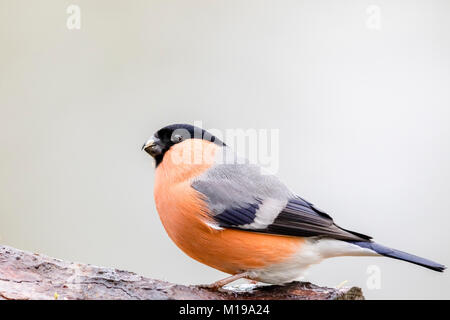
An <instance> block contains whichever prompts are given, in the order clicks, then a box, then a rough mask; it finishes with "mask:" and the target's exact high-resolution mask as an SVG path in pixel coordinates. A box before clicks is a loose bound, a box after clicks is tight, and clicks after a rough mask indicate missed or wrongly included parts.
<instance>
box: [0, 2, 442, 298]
mask: <svg viewBox="0 0 450 320" xmlns="http://www.w3.org/2000/svg"><path fill="white" fill-rule="evenodd" d="M69 4H77V5H79V6H80V7H81V30H68V29H67V28H66V19H67V17H68V15H67V14H66V8H67V6H68V5H69ZM372 4H374V5H378V6H379V7H380V8H381V14H382V15H381V18H382V28H381V29H380V30H371V29H369V28H367V27H366V20H367V19H368V15H367V13H366V9H367V7H368V6H369V5H372ZM449 9H450V2H449V1H444V0H442V1H428V0H427V1H425V0H422V1H376V0H373V1H363V0H361V1H356V0H354V1H331V0H329V1H317V0H314V1H312V0H311V1H299V0H291V1H287V0H283V1H279V0H278V1H264V0H254V1H237V0H227V1H210V0H195V1H183V0H177V1H173V0H168V1H167V0H164V1H163V0H160V1H143V0H142V1H138V0H133V1H111V0H109V1H106V0H102V1H81V0H73V1H61V0H54V1H22V0H21V1H19V0H0V147H1V149H0V242H1V243H3V244H8V245H11V246H14V247H18V248H21V249H25V250H31V251H36V252H41V253H45V254H48V255H51V256H55V257H59V258H63V259H69V260H72V261H80V262H87V263H91V264H97V265H103V266H111V267H118V268H122V269H128V270H132V271H135V272H138V273H141V274H144V275H146V276H149V277H154V278H160V279H165V280H169V281H173V282H179V283H206V282H212V281H214V280H217V279H219V278H220V277H223V276H224V274H222V273H220V272H219V271H216V270H213V269H211V268H209V267H206V266H203V265H201V264H200V263H197V262H196V261H193V260H191V259H190V258H188V257H187V256H185V255H184V254H183V253H182V252H181V251H180V250H179V249H178V248H177V247H176V246H175V245H174V244H173V243H172V242H171V241H170V239H169V238H168V237H167V235H166V233H165V231H164V230H163V227H162V225H161V223H160V221H159V218H158V216H157V213H156V210H155V206H154V201H153V191H152V189H153V162H152V160H151V159H150V158H149V157H148V156H147V155H146V154H144V153H142V152H141V151H140V147H141V145H142V143H143V142H144V141H145V140H146V139H147V138H148V137H149V136H150V135H151V134H152V133H153V132H154V131H155V130H156V129H158V128H160V127H162V126H164V125H166V124H170V123H175V122H187V123H192V122H193V121H195V120H201V121H203V124H204V127H205V128H206V129H208V128H218V129H222V130H225V129H227V128H244V129H247V128H255V129H271V128H274V129H280V138H281V142H280V155H279V161H280V170H279V173H278V174H279V176H280V177H281V178H282V179H283V180H284V181H285V182H286V183H287V184H288V185H289V186H290V187H291V188H292V189H294V190H296V191H297V192H298V193H299V194H300V195H302V196H303V197H305V198H306V199H308V200H309V201H311V202H313V203H315V204H317V205H318V206H319V207H320V208H322V209H324V210H327V211H328V212H329V213H330V214H331V215H332V216H333V217H334V219H335V220H336V221H337V223H338V224H340V225H342V226H344V227H347V228H349V229H353V230H357V231H360V232H363V233H367V234H369V235H372V236H374V237H375V239H376V240H377V241H379V242H380V243H383V244H386V245H390V246H392V247H395V248H398V249H402V250H405V251H409V252H412V253H415V254H417V255H422V256H425V257H428V258H431V259H435V260H437V261H439V262H441V263H444V264H447V265H448V264H450V250H449V242H450V235H449V233H448V225H449V213H450V197H449V190H450V179H449V178H450V143H449V142H450V129H449V125H448V122H449V119H450V111H449V107H450V103H449V102H450V91H449V87H450V72H449V71H450V21H449V19H448V14H449ZM370 265H377V266H378V267H379V268H380V270H381V289H379V290H370V289H368V288H367V286H366V281H367V279H368V274H367V273H366V270H367V267H368V266H370ZM308 280H310V281H313V282H315V283H318V284H324V285H328V286H334V285H337V284H339V283H340V282H342V281H343V280H348V281H349V282H348V285H358V286H361V287H362V288H363V290H364V291H365V294H366V296H367V298H372V299H375V298H387V299H391V298H405V299H409V298H426V299H427V298H447V299H448V298H450V288H449V284H450V277H449V273H448V272H447V273H444V274H439V273H435V272H432V271H429V270H426V269H422V268H419V267H416V266H414V265H410V264H407V263H402V262H399V261H396V260H390V259H383V258H357V257H356V258H350V257H344V258H336V259H332V260H328V261H325V262H324V263H322V264H321V265H318V266H315V267H313V268H312V269H311V270H310V273H309V276H308Z"/></svg>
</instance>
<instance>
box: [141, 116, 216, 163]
mask: <svg viewBox="0 0 450 320" xmlns="http://www.w3.org/2000/svg"><path fill="white" fill-rule="evenodd" d="M187 139H202V140H207V141H211V142H214V143H216V144H218V145H220V146H225V143H223V142H222V141H221V140H220V139H218V138H217V137H215V136H213V135H212V134H210V133H209V132H208V131H206V130H204V129H202V128H199V127H196V126H193V125H190V124H171V125H169V126H166V127H164V128H161V129H159V130H158V131H157V132H156V133H155V134H154V135H153V136H152V137H151V138H150V139H149V140H148V141H147V142H146V143H145V144H144V146H143V147H142V150H145V152H147V153H148V154H149V155H151V156H152V157H153V158H154V159H155V161H156V166H158V165H159V164H160V163H161V161H162V160H163V158H164V154H165V153H166V152H167V151H168V150H169V149H170V147H172V146H173V145H175V144H177V143H180V142H183V141H185V140H187Z"/></svg>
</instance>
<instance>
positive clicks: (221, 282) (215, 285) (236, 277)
mask: <svg viewBox="0 0 450 320" xmlns="http://www.w3.org/2000/svg"><path fill="white" fill-rule="evenodd" d="M247 276H248V272H242V273H238V274H235V275H232V276H230V277H227V278H225V279H222V280H219V281H216V282H213V283H211V284H202V285H199V287H201V288H207V289H213V290H218V289H220V288H222V287H223V286H225V285H227V284H229V283H230V282H233V281H236V280H239V279H242V278H245V277H247Z"/></svg>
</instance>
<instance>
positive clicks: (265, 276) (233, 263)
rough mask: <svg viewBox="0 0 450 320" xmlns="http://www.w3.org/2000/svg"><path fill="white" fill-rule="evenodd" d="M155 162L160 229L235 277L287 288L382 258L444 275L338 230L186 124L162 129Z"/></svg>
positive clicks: (153, 146)
mask: <svg viewBox="0 0 450 320" xmlns="http://www.w3.org/2000/svg"><path fill="white" fill-rule="evenodd" d="M142 149H143V150H145V151H146V152H147V153H148V154H150V155H151V156H152V157H153V158H154V159H155V163H156V170H155V185H154V197H155V202H156V208H157V211H158V213H159V217H160V219H161V222H162V224H163V225H164V228H165V230H166V231H167V234H168V235H169V237H170V238H171V239H172V240H173V241H174V242H175V244H176V245H177V246H178V247H179V248H180V249H181V250H182V251H184V252H185V253H186V254H187V255H189V256H190V257H192V258H193V259H195V260H197V261H199V262H201V263H204V264H206V265H208V266H210V267H213V268H216V269H218V270H220V271H223V272H225V273H228V274H230V275H231V276H230V277H228V278H225V279H223V280H220V281H217V282H215V283H213V284H211V285H209V286H210V287H212V288H219V287H222V286H224V285H226V284H228V283H230V282H232V281H234V280H237V279H240V278H246V279H250V280H256V281H261V282H264V283H270V284H285V283H288V282H291V281H293V280H296V279H298V278H299V277H301V276H302V274H303V273H304V271H305V269H307V268H308V267H309V266H310V265H312V264H317V263H319V262H321V261H322V260H323V259H326V258H331V257H339V256H385V257H389V258H394V259H398V260H403V261H407V262H411V263H414V264H417V265H419V266H422V267H425V268H428V269H431V270H435V271H440V272H442V271H443V270H444V269H445V266H444V265H442V264H439V263H436V262H433V261H430V260H427V259H424V258H421V257H418V256H415V255H412V254H409V253H406V252H402V251H399V250H395V249H391V248H388V247H385V246H383V245H380V244H378V243H375V242H373V241H372V238H371V237H370V236H367V235H364V234H362V233H358V232H355V231H350V230H347V229H344V228H341V227H339V226H338V225H337V224H335V223H334V221H333V219H332V218H331V217H330V216H329V215H328V214H327V213H326V212H324V211H322V210H320V209H318V208H317V207H315V206H314V205H313V204H312V203H310V202H308V201H306V200H305V199H303V198H301V197H300V196H298V195H297V194H295V193H294V192H292V191H291V190H290V189H289V188H288V187H286V186H285V184H284V183H283V182H281V181H280V180H279V179H278V178H277V177H276V176H275V175H272V174H267V173H266V172H264V171H263V170H262V168H261V167H259V166H258V165H256V164H252V163H250V162H249V161H248V160H246V159H244V158H240V157H238V156H237V155H236V154H235V153H234V152H233V150H231V148H230V147H228V146H227V145H226V144H225V143H224V142H222V141H221V140H220V139H218V138H217V137H215V136H213V135H211V134H210V133H209V132H208V131H206V130H203V129H201V128H198V127H194V126H192V125H188V124H174V125H169V126H166V127H164V128H162V129H160V130H158V131H157V132H156V133H155V134H154V135H153V136H152V137H151V138H150V139H149V140H148V141H147V142H146V143H145V144H144V146H143V147H142Z"/></svg>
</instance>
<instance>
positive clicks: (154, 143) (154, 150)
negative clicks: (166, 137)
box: [142, 137, 162, 157]
mask: <svg viewBox="0 0 450 320" xmlns="http://www.w3.org/2000/svg"><path fill="white" fill-rule="evenodd" d="M159 142H160V140H159V139H157V138H155V137H151V138H150V139H149V140H148V141H147V142H146V143H144V145H143V146H142V150H143V151H145V152H147V153H148V154H149V155H151V156H152V157H156V156H158V155H160V154H161V153H162V147H161V145H160V143H159Z"/></svg>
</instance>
